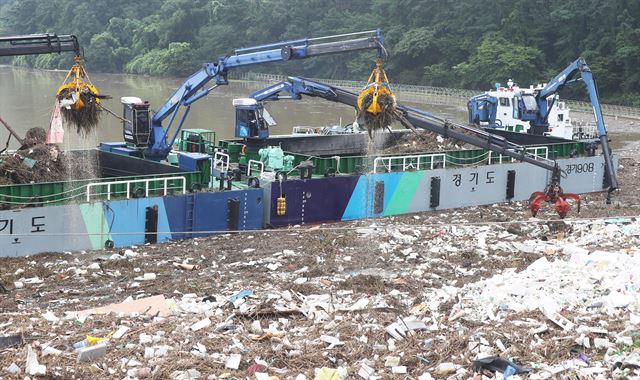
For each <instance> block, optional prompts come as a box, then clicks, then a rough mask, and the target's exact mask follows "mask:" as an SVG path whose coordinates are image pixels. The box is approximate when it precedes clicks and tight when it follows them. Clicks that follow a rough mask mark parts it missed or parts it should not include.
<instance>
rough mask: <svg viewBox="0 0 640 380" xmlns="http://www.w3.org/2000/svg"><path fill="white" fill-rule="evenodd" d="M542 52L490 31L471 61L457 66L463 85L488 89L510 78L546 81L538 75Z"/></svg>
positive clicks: (522, 80) (528, 81) (525, 81)
mask: <svg viewBox="0 0 640 380" xmlns="http://www.w3.org/2000/svg"><path fill="white" fill-rule="evenodd" d="M541 58H542V52H540V50H538V49H536V48H533V47H527V46H522V45H517V44H514V43H511V42H509V41H507V40H506V39H505V38H503V37H501V36H500V35H498V34H496V33H487V34H486V35H485V36H484V38H483V39H482V43H481V44H480V45H479V46H478V48H477V49H476V51H475V53H474V54H473V55H472V56H471V57H470V59H469V60H468V61H467V62H462V63H460V64H458V65H456V66H454V68H453V69H454V70H455V71H456V73H457V74H458V75H460V81H461V82H462V84H463V85H465V86H468V87H472V88H486V87H488V86H491V85H492V84H493V83H495V82H496V81H506V80H507V79H509V78H512V79H514V80H515V81H518V82H519V83H534V82H536V81H542V78H538V76H539V75H540V67H539V65H538V62H540V61H541Z"/></svg>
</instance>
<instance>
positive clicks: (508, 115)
mask: <svg viewBox="0 0 640 380" xmlns="http://www.w3.org/2000/svg"><path fill="white" fill-rule="evenodd" d="M546 85H547V84H546V83H543V84H538V85H537V86H535V87H534V86H533V85H530V86H529V87H528V88H523V87H520V86H519V85H518V84H517V83H515V82H514V81H513V79H509V80H508V81H507V85H506V87H505V86H503V85H502V84H501V83H496V84H495V89H494V90H489V91H486V92H484V93H483V94H481V95H477V96H474V97H473V98H471V99H470V100H469V115H470V122H471V123H473V124H477V125H479V126H481V127H485V128H493V129H496V130H503V131H509V132H519V133H530V131H529V123H528V122H527V121H524V120H522V119H521V117H518V99H520V98H522V96H523V95H528V96H535V94H536V93H538V92H540V91H541V90H542V89H543V88H544V87H545V86H546ZM547 107H548V109H549V115H548V119H547V122H548V123H549V127H548V131H546V132H544V133H543V135H544V136H551V137H558V138H562V139H566V140H588V139H596V138H597V137H598V131H597V128H596V126H595V125H578V124H577V123H574V122H573V120H572V119H571V116H570V112H571V110H570V108H569V107H568V106H567V104H566V103H565V102H564V101H561V100H560V97H559V95H558V94H555V95H552V96H550V97H548V98H547ZM478 108H480V112H482V110H485V111H486V112H487V113H488V114H489V115H488V117H487V118H485V119H484V120H479V119H477V118H474V115H476V116H477V114H478V111H474V109H475V110H477V109H478ZM493 112H495V114H493Z"/></svg>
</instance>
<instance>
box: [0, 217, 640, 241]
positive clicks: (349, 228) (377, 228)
mask: <svg viewBox="0 0 640 380" xmlns="http://www.w3.org/2000/svg"><path fill="white" fill-rule="evenodd" d="M614 219H625V220H633V219H636V220H637V219H640V215H636V216H607V217H591V218H571V219H538V218H530V219H526V220H511V221H506V222H497V221H496V222H493V221H487V222H467V221H460V222H448V223H429V224H420V225H411V224H401V225H398V224H389V225H380V226H374V227H370V226H338V227H321V226H314V227H310V228H299V229H296V228H276V229H255V230H235V231H229V230H200V231H157V232H153V234H157V235H189V234H191V235H192V234H210V235H213V234H257V233H291V232H302V233H312V232H333V231H336V232H341V231H355V230H362V229H371V230H373V231H382V230H384V229H385V228H387V227H391V228H396V229H403V228H410V229H412V230H429V229H432V228H440V229H445V228H448V227H467V226H496V225H513V224H527V225H531V224H546V223H557V222H564V223H567V224H572V223H575V224H583V223H586V224H585V226H587V225H590V224H595V223H596V222H599V221H606V220H614ZM392 223H393V222H392ZM582 227H583V226H582ZM146 233H148V232H145V231H127V232H113V233H107V232H78V233H75V232H74V233H67V232H59V233H55V232H54V233H46V232H38V233H28V234H25V233H23V234H11V235H0V236H30V237H34V236H105V235H110V236H130V235H140V234H146Z"/></svg>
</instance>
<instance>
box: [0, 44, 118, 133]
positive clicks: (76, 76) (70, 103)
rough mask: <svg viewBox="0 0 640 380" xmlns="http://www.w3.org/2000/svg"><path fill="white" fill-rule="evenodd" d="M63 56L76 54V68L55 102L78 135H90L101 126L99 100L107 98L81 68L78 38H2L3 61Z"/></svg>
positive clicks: (67, 77) (59, 90) (68, 76)
mask: <svg viewBox="0 0 640 380" xmlns="http://www.w3.org/2000/svg"><path fill="white" fill-rule="evenodd" d="M63 52H72V53H74V64H73V66H72V67H71V69H70V70H69V71H68V73H67V76H66V77H65V79H64V81H63V83H62V84H61V85H60V87H58V90H57V91H56V100H57V102H58V105H59V107H60V109H61V111H62V115H63V116H64V117H65V119H66V120H67V121H68V122H70V123H73V124H74V125H76V127H77V128H78V132H80V131H88V130H90V129H92V128H94V127H95V126H96V125H97V123H98V114H99V111H100V100H101V99H102V98H105V96H104V95H101V94H100V92H99V91H98V89H97V88H96V87H95V86H94V85H93V83H91V79H90V78H89V75H88V74H87V71H86V70H85V68H84V66H83V65H82V54H81V49H80V44H79V43H78V38H77V37H76V36H75V35H57V34H50V33H45V34H30V35H23V36H9V37H0V57H9V56H19V55H36V54H52V53H58V54H59V53H63ZM56 107H57V106H56ZM54 113H55V110H54Z"/></svg>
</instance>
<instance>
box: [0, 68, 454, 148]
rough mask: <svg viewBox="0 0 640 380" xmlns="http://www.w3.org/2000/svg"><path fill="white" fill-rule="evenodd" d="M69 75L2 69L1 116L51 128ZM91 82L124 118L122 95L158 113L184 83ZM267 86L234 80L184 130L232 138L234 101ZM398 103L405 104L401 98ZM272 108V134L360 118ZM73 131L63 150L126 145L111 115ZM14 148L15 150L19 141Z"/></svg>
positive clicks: (315, 107)
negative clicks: (81, 132) (92, 130)
mask: <svg viewBox="0 0 640 380" xmlns="http://www.w3.org/2000/svg"><path fill="white" fill-rule="evenodd" d="M65 75H66V72H55V71H42V70H29V69H21V68H13V67H1V66H0V116H1V117H2V118H3V119H4V120H5V121H6V122H7V123H9V124H10V125H11V126H12V127H13V128H14V129H16V130H17V131H18V132H19V133H20V134H24V132H26V131H27V130H28V129H29V128H31V127H35V126H39V127H43V128H45V129H46V128H48V126H49V120H50V117H51V110H52V107H53V99H54V94H55V92H56V90H57V88H58V86H59V85H60V84H61V83H62V81H63V80H64V77H65ZM91 80H92V81H93V83H94V84H95V85H96V86H97V87H98V89H100V91H101V92H102V93H103V94H108V95H111V96H112V97H113V99H111V100H105V101H104V103H103V104H104V105H105V106H106V107H107V108H108V109H110V110H112V111H113V112H114V113H116V114H118V115H120V114H121V113H122V109H121V105H120V97H122V96H137V97H140V98H142V99H144V100H148V101H150V102H151V104H152V108H153V109H158V108H159V107H160V106H161V105H162V104H163V103H164V102H165V101H166V99H167V98H168V97H169V96H170V95H171V94H172V93H173V91H174V90H175V89H176V88H177V87H178V86H180V84H181V83H182V81H183V80H184V79H180V78H152V77H145V76H137V75H121V74H96V75H91ZM267 85H268V83H260V82H244V81H231V84H230V85H228V86H221V87H218V88H216V89H215V90H213V91H212V92H211V94H210V95H209V96H208V97H206V98H204V99H201V100H200V101H198V102H196V103H195V104H194V105H193V106H192V109H191V112H190V114H189V116H188V119H187V122H186V124H185V128H205V129H210V130H213V131H215V132H216V137H217V138H218V139H220V138H230V137H233V126H234V117H235V114H234V110H233V106H232V104H231V102H232V100H233V99H234V98H239V97H246V96H247V95H249V94H250V93H252V92H253V91H256V90H258V89H261V88H263V87H266V86H267ZM399 101H400V102H402V99H401V97H400V99H399ZM406 104H408V105H414V106H417V107H419V108H421V109H425V110H428V111H429V112H432V113H434V114H437V115H442V116H446V117H449V118H454V119H458V120H464V118H465V117H466V116H465V114H464V110H461V109H459V108H457V109H456V108H453V107H442V106H426V105H416V104H411V103H406ZM267 108H268V110H269V112H270V113H271V115H272V116H273V117H274V119H275V120H276V122H277V123H278V125H277V126H276V127H275V128H274V129H273V130H272V132H271V133H272V134H284V133H289V132H291V130H292V128H293V127H294V126H311V127H323V126H328V125H336V124H338V123H342V124H347V123H350V122H352V121H353V120H354V118H355V110H354V109H353V108H351V107H348V106H345V105H340V104H336V103H331V102H327V101H324V100H322V99H303V100H301V101H297V102H296V101H291V100H281V101H278V102H273V103H271V104H270V105H269V106H268V107H267ZM74 131H75V129H74V128H69V129H66V133H65V144H64V148H67V149H68V148H85V147H90V146H95V145H97V143H98V142H99V141H122V123H121V122H120V121H119V120H118V119H116V118H115V117H113V116H110V115H107V114H103V117H102V120H101V122H100V125H99V129H98V131H97V132H96V134H95V135H91V136H87V137H85V138H81V137H79V136H77V135H75V132H74ZM7 136H8V132H7V131H6V130H4V128H0V145H1V146H4V143H5V141H6V139H7ZM11 146H12V147H13V148H15V142H14V143H13V144H12V145H11Z"/></svg>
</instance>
